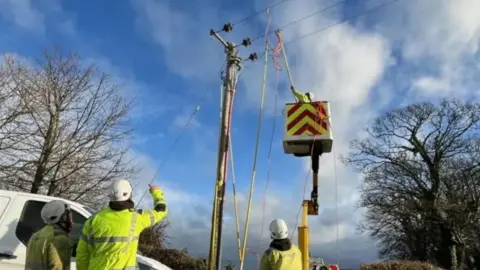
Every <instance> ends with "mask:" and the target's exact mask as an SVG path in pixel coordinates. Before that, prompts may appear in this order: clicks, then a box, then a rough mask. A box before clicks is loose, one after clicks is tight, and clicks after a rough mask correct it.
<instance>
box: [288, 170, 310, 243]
mask: <svg viewBox="0 0 480 270" xmlns="http://www.w3.org/2000/svg"><path fill="white" fill-rule="evenodd" d="M311 172H312V170H308V173H307V176H306V177H305V181H304V184H303V194H302V203H301V204H300V209H298V212H297V217H296V219H295V226H294V227H293V228H294V229H293V231H292V234H291V235H290V239H292V240H293V237H294V236H295V232H296V231H297V229H298V219H299V218H300V213H301V212H302V207H303V200H305V199H306V197H305V193H306V192H307V183H308V178H309V177H310V173H311Z"/></svg>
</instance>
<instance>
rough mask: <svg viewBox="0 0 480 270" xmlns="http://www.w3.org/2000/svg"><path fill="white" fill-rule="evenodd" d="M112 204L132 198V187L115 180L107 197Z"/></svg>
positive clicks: (127, 183)
mask: <svg viewBox="0 0 480 270" xmlns="http://www.w3.org/2000/svg"><path fill="white" fill-rule="evenodd" d="M108 197H109V198H110V201H112V202H123V201H126V200H128V199H130V198H131V197H132V186H131V185H130V183H129V182H128V181H127V180H117V181H115V182H113V184H112V186H111V187H110V194H109V195H108Z"/></svg>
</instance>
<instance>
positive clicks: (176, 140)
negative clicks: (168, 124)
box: [135, 104, 200, 209]
mask: <svg viewBox="0 0 480 270" xmlns="http://www.w3.org/2000/svg"><path fill="white" fill-rule="evenodd" d="M199 111H200V104H197V105H196V106H195V109H194V110H193V112H192V114H190V117H189V118H188V121H187V123H186V124H185V125H184V126H183V128H182V131H181V132H180V134H179V135H178V136H177V138H176V139H175V141H174V142H173V144H172V146H171V147H170V149H169V150H168V152H167V154H166V156H165V158H164V159H163V161H162V163H160V166H159V167H158V169H157V171H156V172H155V174H154V175H153V177H152V180H150V182H149V184H150V185H151V184H152V183H153V182H154V181H155V179H156V178H157V176H158V174H159V173H160V171H161V169H162V168H163V166H164V165H165V164H166V163H167V160H168V158H169V157H170V154H171V153H172V152H173V150H174V149H175V146H177V143H178V142H179V141H180V139H181V138H182V136H183V134H184V133H185V131H186V130H187V128H188V126H189V125H190V123H191V122H192V120H193V118H194V117H195V115H196V114H197V113H198V112H199ZM145 194H147V190H145V191H144V192H143V194H142V197H140V200H138V203H137V206H136V207H138V206H139V205H140V202H142V200H143V197H145ZM136 207H135V209H136Z"/></svg>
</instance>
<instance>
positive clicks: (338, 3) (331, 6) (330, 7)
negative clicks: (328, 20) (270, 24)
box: [252, 0, 348, 42]
mask: <svg viewBox="0 0 480 270" xmlns="http://www.w3.org/2000/svg"><path fill="white" fill-rule="evenodd" d="M347 1H348V0H341V1H338V2H336V3H334V4H331V5H329V6H326V7H324V8H322V9H319V10H317V11H315V12H313V13H310V14H308V15H306V16H303V17H301V18H299V19H296V20H294V21H291V22H289V23H287V24H285V25H283V26H282V27H280V29H282V30H284V29H285V28H287V27H290V26H292V25H294V24H297V23H299V22H301V21H304V20H306V19H308V18H310V17H313V16H315V15H317V14H320V13H323V12H325V11H327V10H329V9H332V8H335V7H337V6H339V5H340V4H343V3H345V2H347ZM273 33H275V30H273V31H270V32H269V33H268V34H269V35H270V34H273ZM262 37H263V35H262V36H258V37H256V38H254V39H252V42H254V41H256V40H258V39H260V38H262Z"/></svg>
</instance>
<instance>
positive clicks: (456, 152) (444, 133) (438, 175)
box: [344, 100, 480, 269]
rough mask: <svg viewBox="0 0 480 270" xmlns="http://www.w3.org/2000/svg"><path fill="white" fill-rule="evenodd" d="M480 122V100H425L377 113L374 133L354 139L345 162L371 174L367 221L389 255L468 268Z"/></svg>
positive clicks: (365, 193)
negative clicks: (361, 138)
mask: <svg viewBox="0 0 480 270" xmlns="http://www.w3.org/2000/svg"><path fill="white" fill-rule="evenodd" d="M479 124H480V105H479V104H470V103H467V104H464V103H461V102H459V101H457V100H451V101H448V100H444V101H442V102H441V104H440V105H439V106H435V105H433V104H431V103H420V104H414V105H410V106H407V107H405V108H402V109H398V110H394V111H392V112H390V113H387V114H386V115H385V116H382V117H379V118H377V119H376V120H375V122H374V123H373V125H372V127H370V128H368V129H367V132H368V134H369V137H368V138H367V139H365V140H354V141H352V143H351V147H352V152H351V153H350V155H349V156H348V157H347V158H345V159H344V162H345V163H346V164H348V165H351V166H353V167H354V168H356V169H357V170H358V171H359V172H361V173H363V174H364V183H363V186H362V189H361V192H362V197H361V200H360V207H364V208H366V210H367V213H366V216H365V222H364V224H363V226H362V228H363V229H364V230H366V231H368V232H370V234H371V235H372V236H373V237H374V238H375V239H377V240H378V241H379V245H380V247H381V255H382V256H384V257H390V258H399V259H413V260H423V261H426V260H429V261H432V262H435V263H438V264H440V265H441V266H442V267H445V268H447V269H461V267H462V264H463V263H464V258H465V252H466V250H467V249H469V247H468V245H469V244H472V243H473V242H475V241H474V240H478V237H477V238H472V237H473V236H472V230H471V224H474V223H475V221H478V220H479V208H478V207H479V203H480V197H479V196H478V194H479V191H480V178H479V177H478V172H477V170H478V169H477V168H478V162H479V161H480V151H479V150H480V148H479V147H480V135H479V133H478V128H479ZM477 224H478V222H477ZM477 242H478V241H477Z"/></svg>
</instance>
